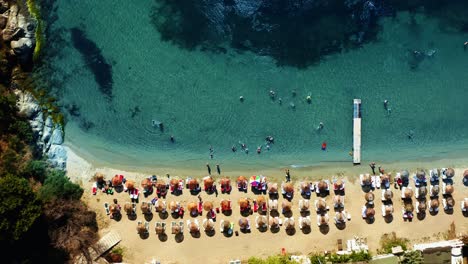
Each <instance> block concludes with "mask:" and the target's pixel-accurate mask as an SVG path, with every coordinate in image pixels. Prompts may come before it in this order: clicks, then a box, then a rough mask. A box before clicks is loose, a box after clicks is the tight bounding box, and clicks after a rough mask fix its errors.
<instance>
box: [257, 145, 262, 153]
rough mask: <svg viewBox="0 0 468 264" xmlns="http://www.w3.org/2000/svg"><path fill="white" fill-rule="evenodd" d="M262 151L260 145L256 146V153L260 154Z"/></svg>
mask: <svg viewBox="0 0 468 264" xmlns="http://www.w3.org/2000/svg"><path fill="white" fill-rule="evenodd" d="M261 152H262V146H258V148H257V153H258V154H260V153H261Z"/></svg>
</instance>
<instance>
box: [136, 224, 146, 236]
mask: <svg viewBox="0 0 468 264" xmlns="http://www.w3.org/2000/svg"><path fill="white" fill-rule="evenodd" d="M146 231H147V230H146V227H145V225H144V224H143V223H138V226H137V232H138V234H143V233H145V232H146Z"/></svg>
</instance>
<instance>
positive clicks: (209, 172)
mask: <svg viewBox="0 0 468 264" xmlns="http://www.w3.org/2000/svg"><path fill="white" fill-rule="evenodd" d="M206 169H207V170H208V175H211V167H210V164H208V163H207V164H206Z"/></svg>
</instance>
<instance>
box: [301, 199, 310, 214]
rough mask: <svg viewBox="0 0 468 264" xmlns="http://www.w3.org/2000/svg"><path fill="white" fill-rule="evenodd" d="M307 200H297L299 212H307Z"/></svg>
mask: <svg viewBox="0 0 468 264" xmlns="http://www.w3.org/2000/svg"><path fill="white" fill-rule="evenodd" d="M309 207H310V205H309V200H299V210H300V211H302V212H303V211H308V210H309Z"/></svg>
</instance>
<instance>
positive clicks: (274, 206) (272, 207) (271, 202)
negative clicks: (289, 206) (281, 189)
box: [268, 199, 278, 211]
mask: <svg viewBox="0 0 468 264" xmlns="http://www.w3.org/2000/svg"><path fill="white" fill-rule="evenodd" d="M268 207H270V211H273V210H278V200H271V199H270V200H269V201H268Z"/></svg>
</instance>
